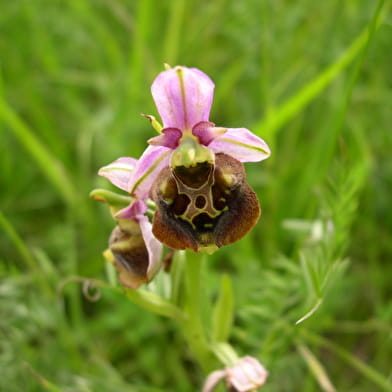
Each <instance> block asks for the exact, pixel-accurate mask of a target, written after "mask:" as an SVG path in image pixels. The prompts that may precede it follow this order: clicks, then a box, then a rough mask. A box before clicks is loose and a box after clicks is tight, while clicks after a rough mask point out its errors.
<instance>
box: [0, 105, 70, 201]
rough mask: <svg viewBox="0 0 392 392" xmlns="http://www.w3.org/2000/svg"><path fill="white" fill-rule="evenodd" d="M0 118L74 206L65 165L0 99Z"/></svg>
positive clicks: (61, 194) (62, 195) (64, 197)
mask: <svg viewBox="0 0 392 392" xmlns="http://www.w3.org/2000/svg"><path fill="white" fill-rule="evenodd" d="M0 118H2V119H3V120H4V122H5V124H6V125H7V126H8V127H9V129H10V130H11V131H12V132H13V133H14V134H15V136H16V137H17V139H18V141H19V142H20V144H21V145H22V146H23V147H24V148H25V149H26V150H27V152H28V153H29V154H30V155H31V156H32V157H33V159H34V160H35V162H36V163H37V165H38V166H39V167H40V169H41V170H42V171H43V173H44V174H45V175H46V177H47V178H48V179H49V181H50V182H51V183H52V184H53V186H54V187H55V188H56V189H57V191H58V192H59V193H60V196H61V197H62V198H63V199H64V201H65V202H66V203H67V204H69V205H73V204H74V202H75V197H76V195H77V193H76V190H75V189H74V187H73V184H72V183H71V181H70V179H69V177H68V175H67V173H66V171H65V168H64V166H63V164H62V163H61V162H60V161H58V160H57V159H56V157H54V156H53V155H52V154H51V153H50V152H49V151H48V149H47V148H46V147H45V146H44V145H43V144H42V143H41V142H40V141H39V140H38V138H37V137H36V136H35V135H34V133H33V131H32V130H31V129H30V128H29V127H28V126H27V124H26V123H25V122H23V120H22V119H21V118H20V117H19V116H18V115H17V113H16V112H15V111H14V110H13V109H12V108H11V107H10V106H9V105H8V104H7V102H5V101H4V100H3V98H2V97H0Z"/></svg>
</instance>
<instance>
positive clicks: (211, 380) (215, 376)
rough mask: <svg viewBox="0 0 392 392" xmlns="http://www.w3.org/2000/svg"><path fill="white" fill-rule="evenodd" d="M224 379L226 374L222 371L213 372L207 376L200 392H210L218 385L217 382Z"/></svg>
mask: <svg viewBox="0 0 392 392" xmlns="http://www.w3.org/2000/svg"><path fill="white" fill-rule="evenodd" d="M225 377H226V372H225V371H224V370H215V371H214V372H212V373H211V374H209V375H208V377H207V379H206V381H205V383H204V385H203V391H202V392H212V391H213V390H214V388H215V386H216V385H217V384H218V382H219V381H220V380H222V379H223V378H225Z"/></svg>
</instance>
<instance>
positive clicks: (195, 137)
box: [99, 66, 270, 253]
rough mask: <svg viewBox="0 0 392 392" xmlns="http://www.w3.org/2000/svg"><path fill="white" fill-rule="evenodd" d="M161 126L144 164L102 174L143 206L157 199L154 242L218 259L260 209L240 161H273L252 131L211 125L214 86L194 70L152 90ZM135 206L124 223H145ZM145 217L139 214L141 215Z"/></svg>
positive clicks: (120, 165) (175, 71) (121, 162)
mask: <svg viewBox="0 0 392 392" xmlns="http://www.w3.org/2000/svg"><path fill="white" fill-rule="evenodd" d="M151 92H152V96H153V98H154V101H155V104H156V106H157V109H158V112H159V115H160V117H161V119H162V122H163V127H160V126H157V124H158V123H157V122H156V121H155V119H154V118H153V117H152V116H146V117H148V118H150V120H151V121H152V122H153V125H155V128H158V132H159V135H158V136H156V137H153V138H151V139H150V140H148V143H149V146H148V148H147V149H146V150H145V151H144V153H143V154H142V156H141V157H140V159H139V160H135V159H133V158H120V159H118V160H116V161H115V162H113V163H112V164H110V165H108V166H105V167H104V168H102V169H101V170H100V171H99V174H100V175H102V176H105V177H106V178H108V179H109V180H110V181H111V182H112V183H113V184H114V185H116V186H118V187H119V188H120V189H123V190H125V191H127V192H128V193H129V194H130V195H131V196H133V197H134V198H135V200H136V201H137V202H138V203H144V204H145V203H146V201H147V199H152V200H153V201H154V202H155V204H156V212H155V213H154V218H153V222H152V233H153V234H154V236H155V238H157V239H158V240H159V241H160V242H162V243H164V244H165V245H167V246H168V247H170V248H172V249H186V248H190V249H193V250H194V251H198V252H207V253H213V252H214V251H215V250H217V249H218V248H219V247H221V246H222V245H227V244H230V243H232V242H235V241H237V240H238V239H240V238H241V237H243V236H244V235H245V234H246V233H247V232H248V231H249V230H250V229H251V228H252V227H253V226H254V225H255V223H256V222H257V220H258V218H259V216H260V207H259V203H258V200H257V197H256V195H255V193H254V192H253V190H252V189H251V188H250V186H249V185H248V184H247V182H246V175H245V171H244V168H243V164H242V162H255V161H261V160H263V159H266V158H268V157H269V155H270V149H269V147H268V146H267V144H266V143H265V142H264V141H263V140H262V139H260V138H259V137H258V136H256V135H254V134H253V133H252V132H251V131H249V130H248V129H246V128H225V127H216V126H215V125H214V124H213V123H212V122H210V120H209V116H210V111H211V105H212V100H213V93H214V83H213V82H212V81H211V79H210V78H209V77H208V76H207V75H206V74H204V73H203V72H201V71H200V70H198V69H196V68H187V67H183V66H176V67H174V68H169V69H166V70H165V71H163V72H161V73H160V74H159V75H158V76H157V78H156V79H155V80H154V82H153V84H152V87H151ZM134 207H135V206H134V204H133V203H132V204H131V205H130V206H128V207H126V208H124V209H123V210H121V211H119V212H118V213H117V215H116V216H117V218H119V219H139V220H140V216H139V218H137V217H136V215H135V208H134ZM139 215H140V214H139Z"/></svg>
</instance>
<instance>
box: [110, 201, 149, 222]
mask: <svg viewBox="0 0 392 392" xmlns="http://www.w3.org/2000/svg"><path fill="white" fill-rule="evenodd" d="M146 211H147V205H146V203H145V202H144V201H142V200H136V201H134V202H133V203H131V204H130V205H129V206H127V207H125V208H123V209H122V210H120V211H118V212H117V213H116V215H115V218H116V219H134V220H135V219H137V217H139V216H141V215H143V214H144V213H145V212H146Z"/></svg>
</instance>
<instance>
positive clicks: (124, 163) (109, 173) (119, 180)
mask: <svg viewBox="0 0 392 392" xmlns="http://www.w3.org/2000/svg"><path fill="white" fill-rule="evenodd" d="M136 163H137V159H134V158H125V157H124V158H119V159H117V160H115V161H114V162H112V163H111V164H109V165H107V166H104V167H101V168H100V169H99V171H98V174H99V175H100V176H103V177H106V178H107V179H108V180H109V181H110V182H111V183H112V184H113V185H115V186H116V187H118V188H120V189H122V190H124V191H128V182H129V180H130V178H131V175H132V171H133V170H134V168H135V166H136Z"/></svg>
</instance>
